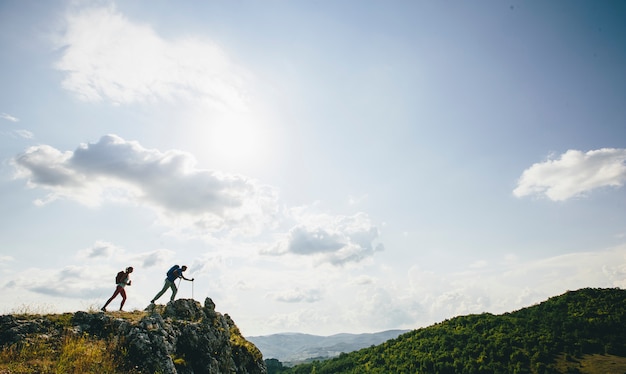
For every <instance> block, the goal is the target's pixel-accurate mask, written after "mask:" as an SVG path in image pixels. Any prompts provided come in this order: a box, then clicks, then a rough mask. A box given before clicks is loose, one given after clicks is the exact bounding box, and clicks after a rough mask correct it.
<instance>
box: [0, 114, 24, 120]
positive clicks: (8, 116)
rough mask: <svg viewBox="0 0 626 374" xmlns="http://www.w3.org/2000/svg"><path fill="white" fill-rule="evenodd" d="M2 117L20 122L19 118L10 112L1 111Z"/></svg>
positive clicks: (0, 115) (0, 116)
mask: <svg viewBox="0 0 626 374" xmlns="http://www.w3.org/2000/svg"><path fill="white" fill-rule="evenodd" d="M0 118H2V119H5V120H7V121H10V122H19V121H20V120H19V118H17V117H13V116H12V115H10V114H8V113H0Z"/></svg>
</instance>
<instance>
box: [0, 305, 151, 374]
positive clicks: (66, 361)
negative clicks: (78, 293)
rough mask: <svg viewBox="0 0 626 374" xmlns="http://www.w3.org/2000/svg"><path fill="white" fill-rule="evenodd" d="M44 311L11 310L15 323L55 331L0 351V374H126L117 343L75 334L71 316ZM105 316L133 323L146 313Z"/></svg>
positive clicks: (122, 313) (24, 308)
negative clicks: (43, 323) (42, 322)
mask: <svg viewBox="0 0 626 374" xmlns="http://www.w3.org/2000/svg"><path fill="white" fill-rule="evenodd" d="M44 311H45V310H44V309H41V308H33V307H30V306H23V307H21V308H20V309H19V310H15V312H16V313H14V316H15V317H16V318H18V319H22V320H34V319H39V318H45V319H47V320H49V321H50V322H52V323H53V324H54V325H55V326H56V328H57V329H59V330H58V332H56V333H54V332H51V334H37V335H29V336H28V337H27V338H26V339H24V340H23V341H21V342H19V343H17V344H12V345H10V346H5V347H3V348H2V349H0V374H6V373H10V374H31V373H44V374H48V373H54V374H60V373H63V374H66V373H67V374H72V373H102V374H109V373H129V371H128V370H126V369H124V368H122V365H123V362H124V356H125V353H124V350H123V349H122V348H121V347H120V346H118V340H117V339H112V340H107V339H99V338H96V337H94V336H90V335H88V334H82V335H81V334H75V333H73V332H72V329H71V325H72V317H73V314H72V313H63V314H43V313H41V312H44ZM42 314H43V315H42ZM107 314H111V315H112V317H114V318H124V319H127V320H129V321H131V323H134V322H137V321H139V320H140V319H141V318H143V317H144V316H145V315H146V312H143V311H132V312H110V313H107ZM61 331H63V332H61ZM60 332H61V333H60ZM130 372H132V371H130Z"/></svg>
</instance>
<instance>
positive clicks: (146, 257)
mask: <svg viewBox="0 0 626 374" xmlns="http://www.w3.org/2000/svg"><path fill="white" fill-rule="evenodd" d="M174 254H175V252H174V251H171V250H169V249H163V248H161V249H157V250H154V251H149V252H143V253H139V254H137V255H134V256H131V257H130V259H129V261H131V262H132V263H133V264H139V265H141V267H142V268H151V267H154V266H157V265H164V264H165V263H167V262H168V261H169V260H170V259H172V258H173V257H174ZM135 266H137V265H135Z"/></svg>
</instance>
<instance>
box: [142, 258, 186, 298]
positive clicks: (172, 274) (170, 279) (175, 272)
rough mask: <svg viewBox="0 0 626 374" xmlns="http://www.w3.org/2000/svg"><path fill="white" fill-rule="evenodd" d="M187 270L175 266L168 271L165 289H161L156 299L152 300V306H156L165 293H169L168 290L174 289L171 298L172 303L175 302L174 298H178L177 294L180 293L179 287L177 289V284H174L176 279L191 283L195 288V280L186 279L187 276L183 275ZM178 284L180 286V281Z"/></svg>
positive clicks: (183, 267) (184, 267)
mask: <svg viewBox="0 0 626 374" xmlns="http://www.w3.org/2000/svg"><path fill="white" fill-rule="evenodd" d="M185 270H187V266H185V265H183V266H182V267H181V266H178V265H174V266H172V267H171V268H170V270H168V271H167V274H166V275H167V276H166V278H165V284H163V289H161V291H159V293H158V294H156V296H155V297H153V298H152V300H150V303H151V304H154V302H155V301H156V300H157V299H158V298H159V297H161V296H162V295H163V294H164V293H165V291H167V289H168V288H171V289H172V296H171V297H170V301H174V298H175V297H176V293H177V292H178V287H176V283H174V282H175V281H176V279H179V278H180V279H184V280H186V281H190V282H192V283H191V286H192V288H193V281H194V278H191V279H189V278H185V276H184V275H183V272H184V271H185ZM178 284H180V281H179V282H178Z"/></svg>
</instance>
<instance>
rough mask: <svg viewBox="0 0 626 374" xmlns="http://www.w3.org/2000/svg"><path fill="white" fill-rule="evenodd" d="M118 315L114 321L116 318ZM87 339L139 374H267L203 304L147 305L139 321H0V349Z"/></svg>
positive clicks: (105, 317) (227, 322)
mask: <svg viewBox="0 0 626 374" xmlns="http://www.w3.org/2000/svg"><path fill="white" fill-rule="evenodd" d="M116 315H117V317H116ZM68 333H70V334H77V335H80V334H88V335H89V336H93V337H95V338H98V339H110V340H115V341H116V342H117V343H116V344H117V346H118V347H119V348H120V352H123V353H124V354H123V356H124V357H123V359H124V360H125V362H124V365H125V366H127V367H129V368H132V369H133V370H134V371H136V372H142V373H179V374H192V373H237V374H243V373H250V374H252V373H266V372H267V371H266V368H265V363H264V362H263V356H262V354H261V352H260V351H259V350H258V349H257V348H256V346H254V345H253V344H252V343H250V342H248V341H247V340H246V339H245V338H244V337H243V336H242V335H241V333H240V332H239V329H238V328H237V326H236V325H235V323H234V322H233V320H232V319H231V318H230V317H229V316H228V315H227V314H224V315H222V314H221V313H218V312H216V311H215V304H214V303H213V301H212V300H211V299H210V298H207V299H206V300H205V302H204V306H202V305H200V303H199V302H197V301H194V300H189V299H181V300H176V301H173V302H170V303H168V304H167V305H165V306H163V305H150V306H149V307H148V308H146V311H145V312H143V313H140V315H139V318H137V319H133V318H125V317H124V316H123V315H122V316H120V315H119V314H105V313H87V312H76V313H74V314H73V315H72V314H66V315H65V317H63V315H61V316H59V315H56V316H55V317H51V316H40V317H37V318H19V317H16V316H12V315H5V316H0V346H2V347H4V346H9V345H13V344H21V343H23V342H25V341H28V339H30V338H31V337H33V336H47V337H50V339H54V337H55V336H61V335H63V334H68Z"/></svg>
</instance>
